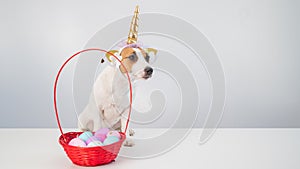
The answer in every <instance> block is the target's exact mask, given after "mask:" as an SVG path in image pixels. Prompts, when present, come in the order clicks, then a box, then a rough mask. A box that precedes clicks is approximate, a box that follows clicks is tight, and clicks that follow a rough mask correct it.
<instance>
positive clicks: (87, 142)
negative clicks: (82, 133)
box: [85, 136, 99, 145]
mask: <svg viewBox="0 0 300 169" xmlns="http://www.w3.org/2000/svg"><path fill="white" fill-rule="evenodd" d="M93 141H99V139H98V138H97V137H96V136H92V137H90V138H89V139H88V140H87V141H86V142H85V143H86V144H87V145H88V144H89V143H90V142H93Z"/></svg>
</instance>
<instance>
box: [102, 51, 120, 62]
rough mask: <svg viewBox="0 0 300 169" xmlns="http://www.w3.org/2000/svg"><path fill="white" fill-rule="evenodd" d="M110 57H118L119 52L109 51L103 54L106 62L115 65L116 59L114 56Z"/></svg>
mask: <svg viewBox="0 0 300 169" xmlns="http://www.w3.org/2000/svg"><path fill="white" fill-rule="evenodd" d="M112 55H115V56H117V57H118V55H119V51H118V50H110V51H108V52H107V53H106V54H105V56H106V58H107V60H108V61H109V62H111V63H112V64H115V63H116V58H115V57H114V56H112Z"/></svg>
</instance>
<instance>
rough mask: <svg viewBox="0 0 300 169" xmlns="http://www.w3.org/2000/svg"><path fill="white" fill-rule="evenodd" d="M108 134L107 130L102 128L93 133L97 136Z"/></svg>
mask: <svg viewBox="0 0 300 169" xmlns="http://www.w3.org/2000/svg"><path fill="white" fill-rule="evenodd" d="M108 132H109V129H108V128H102V129H99V130H97V131H96V132H95V135H98V134H100V135H102V134H104V135H106V134H107V133H108Z"/></svg>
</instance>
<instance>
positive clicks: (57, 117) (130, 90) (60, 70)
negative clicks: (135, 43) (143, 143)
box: [53, 48, 132, 140]
mask: <svg viewBox="0 0 300 169" xmlns="http://www.w3.org/2000/svg"><path fill="white" fill-rule="evenodd" d="M87 51H100V52H105V53H108V54H110V55H111V56H113V57H114V58H115V59H116V60H117V61H118V62H119V63H120V64H121V65H122V67H123V68H124V69H125V70H126V67H125V66H124V65H123V63H122V62H121V60H120V59H119V58H118V57H117V56H115V55H114V54H113V53H111V52H108V51H106V50H103V49H98V48H89V49H84V50H81V51H79V52H77V53H75V54H74V55H72V56H71V57H70V58H68V59H67V60H66V61H65V62H64V63H63V65H62V66H61V67H60V69H59V71H58V73H57V75H56V78H55V82H54V90H53V91H54V111H55V116H56V121H57V125H58V128H59V131H60V133H61V135H62V136H63V138H64V140H66V139H65V136H64V133H63V130H62V127H61V124H60V120H59V116H58V109H57V104H56V100H57V99H56V95H57V94H56V93H57V92H56V88H57V83H58V79H59V76H60V74H61V72H62V70H63V69H64V67H65V66H66V64H67V63H68V62H69V61H70V60H72V59H73V58H74V57H75V56H77V55H79V54H81V53H84V52H87ZM125 73H126V76H127V79H128V84H129V101H130V104H129V112H128V118H127V122H126V127H125V131H124V133H126V131H127V128H128V123H129V119H130V113H131V110H132V85H131V80H130V77H129V74H128V71H127V70H126V72H125Z"/></svg>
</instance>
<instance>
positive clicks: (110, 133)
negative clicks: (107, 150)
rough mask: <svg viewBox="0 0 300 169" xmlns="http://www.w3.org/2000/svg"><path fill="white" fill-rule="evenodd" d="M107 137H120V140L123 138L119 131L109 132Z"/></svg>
mask: <svg viewBox="0 0 300 169" xmlns="http://www.w3.org/2000/svg"><path fill="white" fill-rule="evenodd" d="M106 136H107V137H109V136H115V137H118V138H121V135H120V133H119V132H118V131H109V132H108V133H107V135H106Z"/></svg>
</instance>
